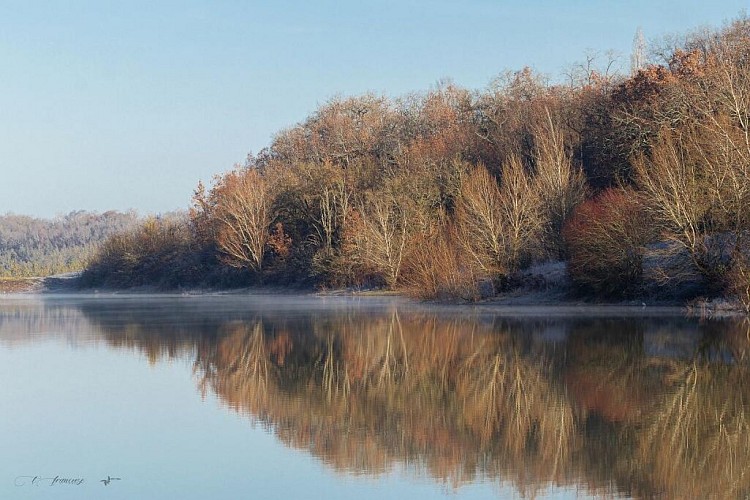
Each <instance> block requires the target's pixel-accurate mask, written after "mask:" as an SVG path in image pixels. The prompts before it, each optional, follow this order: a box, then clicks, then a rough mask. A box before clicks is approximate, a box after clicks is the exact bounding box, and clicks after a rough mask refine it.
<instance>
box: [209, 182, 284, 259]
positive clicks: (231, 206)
mask: <svg viewBox="0 0 750 500" xmlns="http://www.w3.org/2000/svg"><path fill="white" fill-rule="evenodd" d="M211 196H212V198H214V200H215V217H216V220H217V222H218V234H217V246H218V248H219V250H220V251H221V252H222V254H223V256H224V259H225V261H226V262H227V263H228V264H229V265H231V266H234V267H248V268H250V269H253V270H256V271H261V270H262V268H263V256H264V253H265V250H266V243H267V242H268V238H269V234H270V229H269V228H270V225H271V221H272V216H271V203H272V201H273V200H272V195H271V189H270V186H269V185H268V181H267V180H266V179H265V178H264V176H263V175H262V174H261V173H260V172H259V171H258V170H257V169H255V168H245V169H238V170H234V171H232V172H230V173H228V174H226V175H224V176H223V177H221V178H220V179H219V182H218V184H217V185H216V186H215V187H214V188H213V190H212V192H211Z"/></svg>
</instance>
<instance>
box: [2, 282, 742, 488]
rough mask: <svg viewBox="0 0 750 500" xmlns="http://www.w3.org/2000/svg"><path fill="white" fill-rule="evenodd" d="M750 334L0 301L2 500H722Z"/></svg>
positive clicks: (393, 308)
mask: <svg viewBox="0 0 750 500" xmlns="http://www.w3.org/2000/svg"><path fill="white" fill-rule="evenodd" d="M749 338H750V325H749V324H748V322H747V321H746V320H741V319H736V318H734V319H732V318H724V319H695V318H686V317H684V316H683V315H681V314H680V313H679V311H675V310H655V311H652V310H650V309H648V308H644V309H633V310H625V309H590V310H586V309H566V308H552V309H544V308H538V309H523V308H517V309H507V308H506V309H498V308H494V309H493V308H491V307H470V306H461V307H428V306H426V305H420V304H416V303H412V302H409V301H406V300H404V299H399V298H395V297H394V298H391V297H326V296H303V295H300V296H281V295H269V296H262V295H255V296H254V295H249V296H237V295H226V296H55V295H50V296H13V297H7V298H3V299H2V300H0V380H2V383H0V405H1V406H0V447H1V448H2V450H3V452H2V454H0V498H3V499H5V498H8V499H25V498H34V499H37V498H54V499H68V498H69V499H80V498H107V499H150V498H159V499H160V498H165V499H172V498H174V499H183V500H184V499H214V498H259V499H266V498H269V499H270V498H284V499H287V498H326V499H349V498H357V499H358V500H364V499H369V498H372V499H378V500H382V499H384V498H438V497H448V498H515V497H520V496H523V497H544V498H547V497H549V498H580V497H584V498H585V497H594V498H596V497H600V496H605V497H610V498H611V497H623V498H627V497H652V496H655V495H662V496H664V497H668V498H674V497H679V498H709V497H713V498H737V497H745V496H747V495H748V494H749V493H750V472H748V471H750V384H748V381H749V380H750V379H749V378H748V376H749V375H750V364H749V361H750V341H749Z"/></svg>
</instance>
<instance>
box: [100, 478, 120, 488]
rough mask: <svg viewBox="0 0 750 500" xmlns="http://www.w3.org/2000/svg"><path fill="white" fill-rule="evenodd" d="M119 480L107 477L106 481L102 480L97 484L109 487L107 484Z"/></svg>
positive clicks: (118, 479)
mask: <svg viewBox="0 0 750 500" xmlns="http://www.w3.org/2000/svg"><path fill="white" fill-rule="evenodd" d="M120 480H121V479H120V478H119V477H111V476H107V479H102V480H100V481H99V482H100V483H104V486H109V483H111V482H112V481H120Z"/></svg>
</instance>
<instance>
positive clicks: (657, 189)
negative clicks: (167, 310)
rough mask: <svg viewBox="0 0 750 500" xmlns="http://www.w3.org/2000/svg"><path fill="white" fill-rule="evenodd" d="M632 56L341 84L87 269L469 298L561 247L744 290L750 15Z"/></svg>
mask: <svg viewBox="0 0 750 500" xmlns="http://www.w3.org/2000/svg"><path fill="white" fill-rule="evenodd" d="M641 59H642V55H641V54H639V63H638V65H637V67H636V68H635V69H634V71H633V73H632V74H631V75H628V76H623V75H618V74H612V73H610V72H609V71H608V70H597V69H595V65H594V64H592V61H591V60H589V61H588V63H587V64H584V65H582V66H581V67H580V68H579V70H578V71H573V72H571V73H570V75H569V79H568V81H567V82H566V83H563V84H559V83H555V84H553V83H549V82H548V81H546V80H545V79H544V78H543V77H542V76H541V75H539V74H537V73H535V72H533V71H532V70H530V69H528V68H524V69H522V70H520V71H517V72H506V73H504V74H502V75H501V76H499V77H498V78H497V79H496V80H495V81H493V82H492V83H491V84H490V85H489V86H488V87H487V88H486V89H484V90H481V91H470V90H467V89H463V88H460V87H458V86H456V85H453V84H450V83H444V84H439V85H437V86H436V87H435V88H433V89H431V90H429V91H427V92H423V93H419V94H412V95H408V96H404V97H402V98H397V99H391V98H386V97H383V96H378V95H373V94H366V95H362V96H357V97H346V98H336V99H333V100H331V101H329V102H327V103H325V104H324V105H322V106H320V107H319V108H318V109H317V110H316V111H315V112H314V113H312V114H311V115H310V116H309V117H308V118H307V119H305V120H304V121H303V122H301V123H298V124H296V125H294V126H292V127H290V128H288V129H285V130H282V131H280V132H279V133H278V134H277V135H276V136H275V137H274V139H273V141H272V143H271V144H270V145H269V146H268V147H267V148H265V149H264V150H262V151H261V152H260V153H259V154H258V155H257V156H250V157H248V159H247V161H246V162H245V163H244V164H243V165H240V166H237V167H236V168H234V169H233V170H231V171H230V172H227V173H225V174H222V175H219V176H217V177H216V178H215V179H214V180H213V183H212V184H211V185H210V186H208V187H207V186H204V185H203V184H202V183H201V184H199V185H198V187H197V189H196V191H195V195H194V203H193V206H192V208H191V210H190V213H189V217H188V218H187V219H185V220H182V221H174V220H172V221H159V220H150V221H147V222H146V223H145V224H144V225H143V226H141V227H140V228H138V229H136V230H135V231H133V232H131V233H129V234H127V235H120V236H118V237H116V238H113V239H111V240H110V241H108V242H107V243H106V244H105V245H104V248H103V251H102V252H101V253H100V254H99V257H98V259H97V260H96V261H95V262H94V263H93V264H92V265H91V266H90V268H89V270H88V272H87V279H88V282H89V283H91V284H116V285H121V286H128V285H132V284H134V283H138V284H144V283H151V284H166V285H195V284H201V283H202V284H211V283H213V284H226V283H266V284H280V285H290V284H303V285H317V286H324V287H346V286H382V287H387V288H391V289H398V290H405V291H407V292H409V293H412V294H414V295H416V296H420V297H452V298H462V299H468V300H472V299H476V298H478V297H479V296H481V294H482V293H483V292H482V290H485V289H487V288H489V287H490V286H491V289H492V290H493V291H501V290H503V289H506V288H508V287H510V286H513V283H517V281H518V279H517V277H518V276H519V272H520V271H522V270H524V269H527V268H528V267H529V266H531V265H533V264H535V263H540V262H545V261H550V260H553V261H559V260H564V261H566V262H567V263H568V272H569V275H570V278H571V281H572V283H573V284H574V286H575V289H576V290H577V291H579V292H581V293H584V294H592V295H596V296H612V297H617V296H619V297H627V296H635V295H642V294H644V293H646V292H648V293H656V294H665V293H672V294H674V293H678V292H677V291H679V290H683V289H686V284H688V283H689V284H691V286H692V288H690V290H691V292H690V293H693V294H708V295H711V294H724V293H730V292H731V293H734V294H736V295H737V296H739V297H743V298H744V301H745V303H746V304H750V270H749V269H750V250H748V241H747V240H748V231H749V230H750V210H749V209H748V207H749V206H750V68H749V64H750V63H749V61H750V20H749V19H748V18H747V17H740V18H738V19H736V20H735V21H733V22H731V23H729V24H727V25H726V26H724V27H722V28H720V29H716V30H713V31H702V32H700V33H693V34H688V35H685V36H683V37H679V38H674V39H672V40H671V41H670V42H669V43H665V44H663V46H661V47H655V49H654V50H653V55H652V57H651V59H652V60H651V62H650V63H644V62H642V61H641ZM149 262H150V263H151V264H149ZM149 265H150V267H149ZM149 269H150V271H149ZM146 271H148V272H146Z"/></svg>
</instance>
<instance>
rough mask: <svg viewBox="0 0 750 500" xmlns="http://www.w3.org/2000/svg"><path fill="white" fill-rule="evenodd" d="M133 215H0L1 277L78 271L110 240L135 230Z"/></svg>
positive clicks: (89, 213) (85, 213) (86, 213)
mask: <svg viewBox="0 0 750 500" xmlns="http://www.w3.org/2000/svg"><path fill="white" fill-rule="evenodd" d="M137 220H138V217H137V216H136V214H135V213H120V212H115V211H109V212H104V213H102V214H98V213H93V212H85V211H75V212H70V213H68V214H66V215H63V216H59V217H56V218H54V219H39V218H35V217H29V216H26V215H15V214H5V215H0V277H30V276H49V275H52V274H59V273H67V272H71V271H80V270H82V269H83V268H84V267H85V266H86V265H87V264H88V261H89V259H90V258H91V257H93V256H94V255H95V254H96V251H97V249H98V245H99V244H100V243H102V242H103V241H104V240H106V239H107V238H108V237H109V236H112V235H114V234H117V233H121V232H123V231H126V230H128V229H131V228H133V227H135V226H136V223H137Z"/></svg>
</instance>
